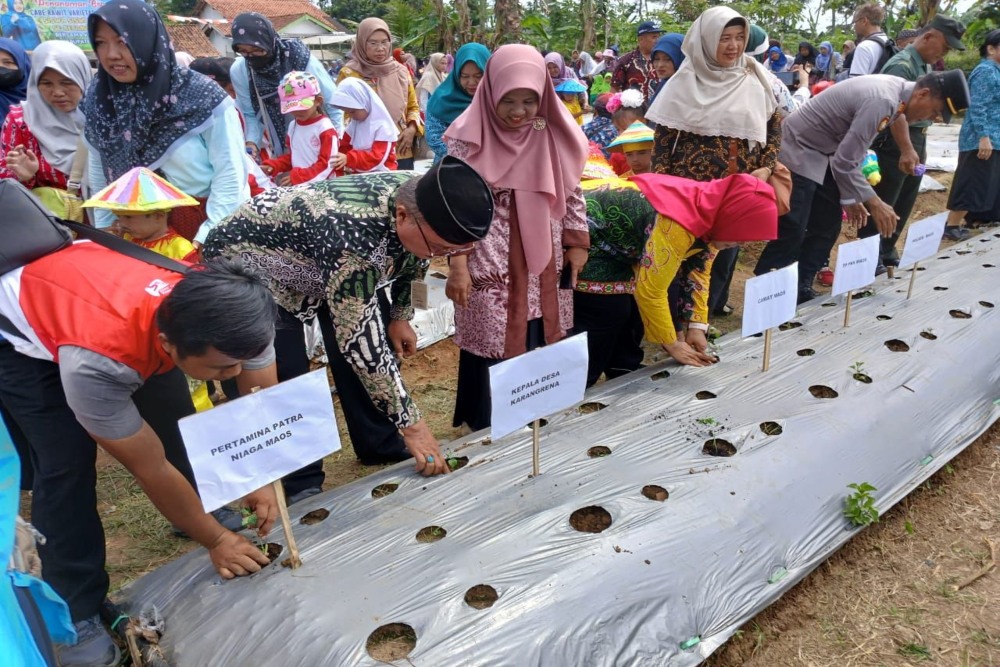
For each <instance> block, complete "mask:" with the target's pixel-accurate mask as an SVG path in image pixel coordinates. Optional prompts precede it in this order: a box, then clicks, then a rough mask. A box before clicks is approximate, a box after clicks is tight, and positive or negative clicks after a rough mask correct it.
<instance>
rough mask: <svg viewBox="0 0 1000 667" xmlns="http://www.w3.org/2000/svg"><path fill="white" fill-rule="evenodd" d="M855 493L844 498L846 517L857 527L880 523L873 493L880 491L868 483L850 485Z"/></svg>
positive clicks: (848, 486)
mask: <svg viewBox="0 0 1000 667" xmlns="http://www.w3.org/2000/svg"><path fill="white" fill-rule="evenodd" d="M847 488H849V489H854V493H852V494H850V495H849V496H847V497H846V498H844V516H845V517H847V519H848V520H849V521H850V522H851V523H852V524H853V525H855V526H869V525H871V524H873V523H876V522H878V509H877V508H876V507H875V497H874V496H872V494H871V492H872V491H878V489H876V488H875V487H874V486H872V485H871V484H869V483H868V482H861V483H860V484H848V485H847Z"/></svg>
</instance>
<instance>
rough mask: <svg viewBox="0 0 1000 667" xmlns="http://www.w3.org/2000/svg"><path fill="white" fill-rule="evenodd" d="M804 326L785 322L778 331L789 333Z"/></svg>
mask: <svg viewBox="0 0 1000 667" xmlns="http://www.w3.org/2000/svg"><path fill="white" fill-rule="evenodd" d="M800 326H802V322H785V323H784V324H782V325H780V326H779V327H778V331H788V330H789V329H798V328H799V327H800Z"/></svg>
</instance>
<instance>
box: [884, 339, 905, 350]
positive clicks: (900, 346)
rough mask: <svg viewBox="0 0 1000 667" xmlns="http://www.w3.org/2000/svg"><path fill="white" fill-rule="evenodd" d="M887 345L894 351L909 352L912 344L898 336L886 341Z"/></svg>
mask: <svg viewBox="0 0 1000 667" xmlns="http://www.w3.org/2000/svg"><path fill="white" fill-rule="evenodd" d="M885 346H886V347H887V348H889V350H890V351H892V352H909V351H910V346H909V345H907V344H906V343H904V342H903V341H901V340H899V339H898V338H893V339H892V340H887V341H885Z"/></svg>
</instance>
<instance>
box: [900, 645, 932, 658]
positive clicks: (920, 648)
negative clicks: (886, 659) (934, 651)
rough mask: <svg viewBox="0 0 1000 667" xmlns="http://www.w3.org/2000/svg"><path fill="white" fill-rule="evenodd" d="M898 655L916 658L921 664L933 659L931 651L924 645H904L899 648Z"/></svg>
mask: <svg viewBox="0 0 1000 667" xmlns="http://www.w3.org/2000/svg"><path fill="white" fill-rule="evenodd" d="M898 653H899V654H900V655H902V656H905V657H907V658H914V659H916V660H917V661H921V662H922V661H924V660H930V659H931V658H932V656H931V650H930V649H929V648H927V647H926V646H924V645H923V644H904V645H903V646H900V647H899V649H898Z"/></svg>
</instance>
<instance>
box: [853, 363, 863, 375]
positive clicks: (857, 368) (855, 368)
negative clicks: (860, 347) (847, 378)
mask: <svg viewBox="0 0 1000 667" xmlns="http://www.w3.org/2000/svg"><path fill="white" fill-rule="evenodd" d="M851 370H852V371H853V372H855V373H864V372H865V362H863V361H855V362H854V365H853V366H851Z"/></svg>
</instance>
